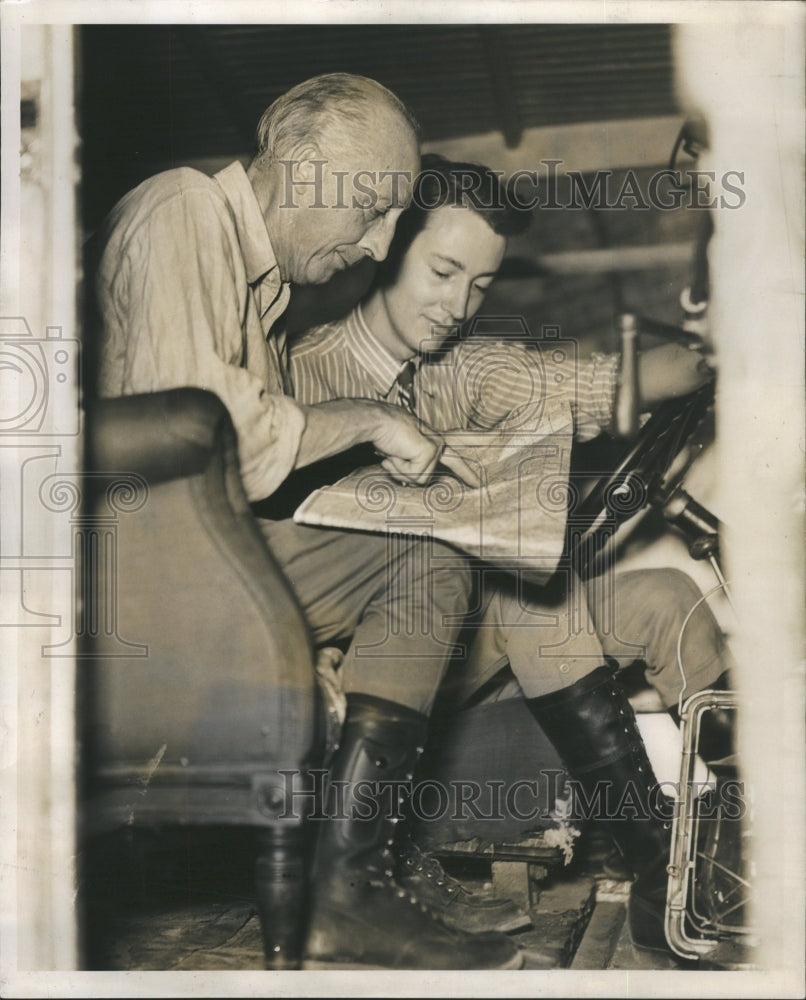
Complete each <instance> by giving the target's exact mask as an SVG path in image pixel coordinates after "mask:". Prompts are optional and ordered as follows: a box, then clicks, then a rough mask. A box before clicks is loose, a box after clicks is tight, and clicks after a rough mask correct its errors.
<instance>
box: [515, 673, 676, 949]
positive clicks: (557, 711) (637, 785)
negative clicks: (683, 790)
mask: <svg viewBox="0 0 806 1000" xmlns="http://www.w3.org/2000/svg"><path fill="white" fill-rule="evenodd" d="M614 675H615V670H614V669H613V668H612V667H611V666H609V665H606V666H600V667H597V668H596V669H595V670H594V671H593V672H592V673H590V674H588V676H587V677H583V678H582V680H579V681H577V682H576V683H575V684H572V685H571V686H570V687H567V688H563V689H562V690H560V691H556V692H552V693H551V694H548V695H543V696H542V697H540V698H531V699H528V701H527V704H528V705H529V708H530V709H531V711H532V714H533V715H534V717H535V719H536V720H537V722H538V723H539V724H540V726H541V727H542V728H543V730H544V732H545V733H546V735H547V736H548V737H549V739H550V740H551V741H552V743H553V744H554V746H555V748H556V750H557V752H558V753H559V755H560V756H561V757H562V758H563V760H564V761H565V764H566V766H567V768H568V770H569V772H570V774H571V776H572V778H573V779H574V780H575V781H576V782H577V783H578V784H579V786H580V788H581V790H582V791H583V792H584V794H585V796H586V798H587V799H588V801H589V803H591V802H596V803H597V810H598V809H599V808H600V807H601V806H604V814H603V815H602V816H601V818H603V819H604V820H605V821H606V823H607V826H608V828H609V830H610V833H611V835H612V837H613V840H614V841H615V842H616V844H617V845H618V848H619V850H620V851H621V854H622V856H623V857H624V860H625V861H626V862H627V864H628V865H629V866H630V868H631V869H632V871H633V873H634V874H635V880H634V881H633V884H632V886H631V888H630V899H629V905H628V920H629V927H630V933H631V935H632V940H633V944H634V945H636V946H637V947H640V948H652V949H661V950H664V951H668V950H669V948H668V944H667V942H666V935H665V932H664V916H665V908H666V887H667V872H666V866H667V864H668V863H669V857H670V850H671V822H670V821H667V820H665V819H664V818H663V813H664V807H665V806H667V803H666V801H665V800H664V799H663V798H662V796H660V795H659V794H658V793H659V789H658V788H657V779H656V778H655V775H654V772H653V770H652V765H651V763H650V761H649V758H648V757H647V753H646V747H645V746H644V742H643V739H642V737H641V733H640V731H639V729H638V725H637V722H636V718H635V713H634V711H633V708H632V706H631V704H630V702H629V700H628V698H627V696H626V694H625V693H624V691H623V690H622V689H621V688H620V687H619V685H618V684H617V683H616V681H615V676H614ZM653 789H654V791H653ZM620 811H621V812H623V813H624V815H619V812H620Z"/></svg>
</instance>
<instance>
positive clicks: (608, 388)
mask: <svg viewBox="0 0 806 1000" xmlns="http://www.w3.org/2000/svg"><path fill="white" fill-rule="evenodd" d="M619 363H620V355H618V354H600V353H595V354H592V355H591V357H590V359H588V360H585V361H581V362H580V363H579V366H578V368H577V380H576V393H575V399H574V401H573V402H572V404H571V405H572V408H573V410H574V423H575V428H576V437H577V439H578V440H580V441H589V440H591V439H592V438H595V437H597V436H598V435H599V434H601V433H602V431H606V430H608V429H609V428H610V425H611V423H612V420H613V406H614V401H615V396H616V384H617V382H618V369H619Z"/></svg>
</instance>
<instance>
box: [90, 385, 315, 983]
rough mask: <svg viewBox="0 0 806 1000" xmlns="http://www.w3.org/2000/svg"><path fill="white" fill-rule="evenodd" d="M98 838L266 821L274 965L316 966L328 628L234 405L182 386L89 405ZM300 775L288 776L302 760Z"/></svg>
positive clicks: (262, 843)
mask: <svg viewBox="0 0 806 1000" xmlns="http://www.w3.org/2000/svg"><path fill="white" fill-rule="evenodd" d="M85 431H86V433H85V442H86V461H85V467H86V470H87V474H86V487H87V489H86V490H85V493H86V494H87V496H88V500H87V502H86V508H85V512H84V534H83V545H82V546H81V548H82V551H83V554H82V557H81V559H80V563H81V569H80V571H79V577H80V579H79V586H80V588H81V591H80V593H81V597H82V600H81V612H80V614H81V616H82V617H83V622H82V623H81V625H82V627H81V628H79V632H80V634H82V635H83V636H84V639H83V643H82V647H81V649H80V651H79V655H80V661H79V662H80V669H79V678H80V680H79V724H80V738H81V747H82V755H81V760H82V770H83V782H82V792H81V794H82V802H81V809H80V815H81V817H82V831H81V833H82V838H83V840H82V842H83V843H84V844H87V843H89V844H91V843H92V840H93V838H94V837H95V836H96V835H97V834H99V833H101V832H102V831H107V830H109V829H111V828H114V827H120V826H125V825H135V826H137V825H140V824H146V825H150V826H154V825H156V826H168V827H170V826H174V825H182V826H186V825H188V824H190V825H196V826H199V827H202V826H207V827H222V826H224V827H227V826H229V827H233V828H234V827H252V828H256V829H257V830H258V831H259V837H258V843H259V851H258V857H257V858H256V890H257V902H258V909H259V913H260V918H261V925H262V930H263V939H264V949H265V954H266V965H267V967H268V968H275V969H279V968H295V967H297V966H298V964H299V955H300V948H301V935H302V933H303V927H304V899H305V860H304V859H305V826H306V824H305V817H304V813H305V809H304V802H305V801H306V800H305V799H304V798H303V797H301V796H295V795H294V790H295V789H297V790H298V789H299V787H300V779H299V778H298V777H297V773H298V772H305V771H306V770H307V769H308V768H309V767H311V766H312V765H315V764H316V763H317V761H320V760H321V755H322V739H321V735H320V733H321V730H322V711H323V707H322V699H321V696H320V693H319V689H318V685H317V682H316V680H315V672H314V653H313V647H312V643H311V638H310V635H309V632H308V628H307V626H306V623H305V620H304V618H303V615H302V612H301V610H300V608H299V606H298V604H297V601H296V598H295V596H294V594H293V593H292V591H291V589H290V587H289V585H288V583H287V581H286V580H285V577H284V575H283V573H282V571H281V569H280V568H279V566H278V564H277V563H276V562H275V560H274V558H273V557H272V554H271V552H270V551H269V549H268V547H267V545H266V543H265V541H264V539H263V536H262V534H261V533H260V531H259V530H258V527H257V525H256V523H255V520H254V517H253V515H252V512H251V510H250V507H249V504H248V501H247V498H246V495H245V493H244V491H243V487H242V484H241V480H240V475H239V469H238V461H237V440H236V435H235V431H234V428H233V426H232V422H231V420H230V417H229V414H228V412H227V410H226V408H225V407H224V405H223V404H222V402H221V401H220V400H219V399H218V397H217V396H215V395H213V394H212V393H209V392H206V391H203V390H201V389H192V388H187V389H176V390H171V391H168V392H159V393H153V394H148V395H139V396H129V397H124V398H120V399H107V400H99V401H94V402H92V403H90V404H88V405H87V408H86V428H85ZM283 772H286V773H285V774H284V773H283Z"/></svg>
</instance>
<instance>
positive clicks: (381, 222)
mask: <svg viewBox="0 0 806 1000" xmlns="http://www.w3.org/2000/svg"><path fill="white" fill-rule="evenodd" d="M399 216H400V211H390V212H386V214H385V215H381V216H379V217H378V218H377V219H375V220H374V221H373V223H372V225H371V226H369V228H368V229H367V231H366V232H365V233H364V235H363V236H362V238H361V239H360V240H359V243H358V245H359V247H360V248H361V249H362V250H363V251H364V253H365V254H366V255H367V256H368V257H371V258H372V259H373V260H377V261H381V260H384V259H385V258H386V255H387V254H388V253H389V247H390V245H391V243H392V237H393V236H394V235H395V224H396V222H397V220H398V217H399Z"/></svg>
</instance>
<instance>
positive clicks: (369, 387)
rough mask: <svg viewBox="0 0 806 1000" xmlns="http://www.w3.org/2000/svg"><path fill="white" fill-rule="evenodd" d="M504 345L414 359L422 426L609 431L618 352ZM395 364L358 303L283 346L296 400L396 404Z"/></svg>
mask: <svg viewBox="0 0 806 1000" xmlns="http://www.w3.org/2000/svg"><path fill="white" fill-rule="evenodd" d="M519 332H520V334H521V336H520V339H518V340H516V339H514V338H513V339H502V338H501V337H500V336H499V337H496V336H495V335H494V334H491V335H490V336H485V337H477V338H472V339H467V340H462V341H459V342H458V343H457V344H455V345H454V346H452V347H451V348H449V349H448V350H441V351H436V352H434V353H432V354H429V353H425V354H423V355H421V356H420V359H419V362H420V363H419V366H418V369H417V372H416V374H415V376H414V382H413V389H414V397H415V400H416V403H415V407H416V413H417V416H418V417H419V419H420V420H421V421H422V422H423V423H424V424H426V425H427V426H429V427H431V428H432V429H434V430H436V431H440V432H447V431H452V430H479V431H485V430H492V429H502V428H504V427H506V428H507V429H511V428H512V427H518V426H522V427H524V428H525V429H528V430H529V431H530V432H538V431H539V432H540V433H555V432H563V431H572V432H573V434H574V436H575V437H576V438H578V439H579V440H589V439H591V438H594V437H596V436H597V435H598V434H599V433H600V432H601V431H602V430H604V429H605V428H606V427H608V425H609V424H610V420H611V417H612V413H613V400H614V394H615V385H616V379H617V369H618V360H619V359H618V355H604V354H596V355H593V356H592V358H590V359H589V360H585V361H582V362H577V360H576V355H575V348H574V344H573V343H572V342H571V341H567V340H562V341H560V340H555V339H553V338H552V339H548V338H544V339H543V341H542V342H540V341H537V340H532V341H531V342H524V341H523V331H522V330H520V331H519ZM402 367H403V366H402V365H401V363H400V362H399V361H398V360H397V359H395V358H394V357H393V356H392V355H391V354H390V353H389V352H388V351H387V350H386V348H385V347H384V346H383V345H382V344H380V343H379V341H378V340H377V339H376V338H375V337H374V336H373V334H372V332H371V330H370V329H369V327H368V326H367V323H366V320H365V318H364V315H363V313H362V311H361V306H360V305H359V306H357V307H356V308H355V309H354V310H353V311H352V312H351V313H349V314H348V315H347V316H346V317H344V318H343V319H340V320H336V321H334V322H331V323H326V324H324V325H322V326H317V327H314V328H313V329H311V330H308V331H306V332H305V333H304V334H302V335H301V336H300V337H299V338H297V339H296V340H295V341H294V342H293V343H291V345H290V349H289V374H290V376H291V381H292V385H293V393H294V397H295V399H296V400H297V401H298V402H300V403H304V404H312V403H324V402H326V401H328V400H332V399H355V398H363V399H375V400H381V401H384V402H387V403H391V404H394V405H402V403H403V401H402V400H401V398H400V390H399V386H398V384H397V382H396V379H397V377H398V374H399V373H400V371H401V369H402Z"/></svg>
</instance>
